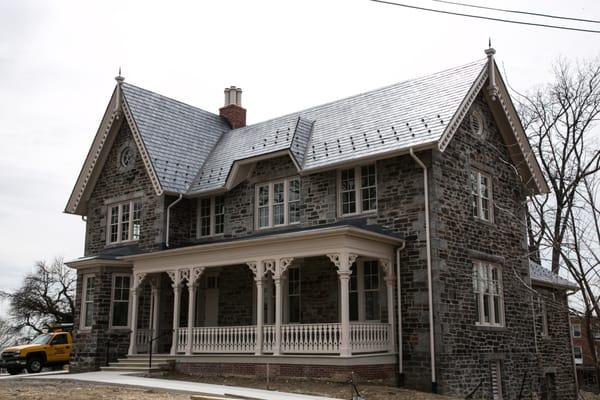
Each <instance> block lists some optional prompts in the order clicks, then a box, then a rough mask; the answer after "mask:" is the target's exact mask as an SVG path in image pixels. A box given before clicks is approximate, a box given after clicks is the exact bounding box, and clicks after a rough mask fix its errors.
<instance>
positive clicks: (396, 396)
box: [160, 373, 595, 400]
mask: <svg viewBox="0 0 600 400" xmlns="http://www.w3.org/2000/svg"><path fill="white" fill-rule="evenodd" d="M160 378H162V379H177V380H184V381H192V382H202V383H212V384H215V385H228V386H244V387H252V388H256V389H269V390H276V391H281V392H289V393H301V394H311V395H315V396H325V397H333V398H338V399H351V398H352V389H351V387H350V385H348V384H345V383H331V382H319V381H306V380H299V379H293V380H279V379H278V380H277V381H272V382H270V383H269V387H268V388H267V383H266V380H265V379H258V380H257V379H251V378H242V377H201V378H200V377H195V376H189V375H182V374H174V373H171V374H169V375H166V376H160ZM358 389H359V391H360V394H361V395H362V396H363V397H364V398H365V399H368V400H455V398H454V397H447V396H439V395H434V394H429V393H422V392H415V391H412V390H406V389H398V388H393V387H389V386H380V385H370V384H369V385H363V384H359V385H358ZM594 400H595V399H594Z"/></svg>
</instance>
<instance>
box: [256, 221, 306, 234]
mask: <svg viewBox="0 0 600 400" xmlns="http://www.w3.org/2000/svg"><path fill="white" fill-rule="evenodd" d="M298 225H300V222H294V223H291V224H284V225H273V226H263V227H258V228H256V232H263V231H268V230H272V229H273V230H274V229H284V228H289V227H294V226H298Z"/></svg>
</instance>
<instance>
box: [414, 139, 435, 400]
mask: <svg viewBox="0 0 600 400" xmlns="http://www.w3.org/2000/svg"><path fill="white" fill-rule="evenodd" d="M410 156H411V157H412V158H413V159H414V160H415V161H416V163H417V164H419V166H420V167H421V169H423V186H424V196H425V240H426V244H427V292H428V293H427V294H428V300H429V352H430V354H431V391H432V392H433V393H437V380H436V375H435V337H434V330H433V291H432V289H433V288H432V286H433V284H432V280H433V279H432V272H431V231H430V227H429V177H428V171H427V166H426V165H425V164H424V163H423V161H421V159H420V158H419V157H417V156H416V155H415V153H414V151H413V148H412V147H411V148H410Z"/></svg>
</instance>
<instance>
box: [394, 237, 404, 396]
mask: <svg viewBox="0 0 600 400" xmlns="http://www.w3.org/2000/svg"><path fill="white" fill-rule="evenodd" d="M405 247H406V242H402V246H399V247H396V287H397V288H398V289H397V292H396V296H397V300H398V380H399V383H400V385H402V384H403V377H404V368H403V365H402V364H403V354H402V287H401V286H400V252H401V251H402V250H404V248H405Z"/></svg>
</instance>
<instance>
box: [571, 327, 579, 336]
mask: <svg viewBox="0 0 600 400" xmlns="http://www.w3.org/2000/svg"><path fill="white" fill-rule="evenodd" d="M571 329H572V330H573V337H574V338H580V337H581V324H573V325H572V328H571Z"/></svg>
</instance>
